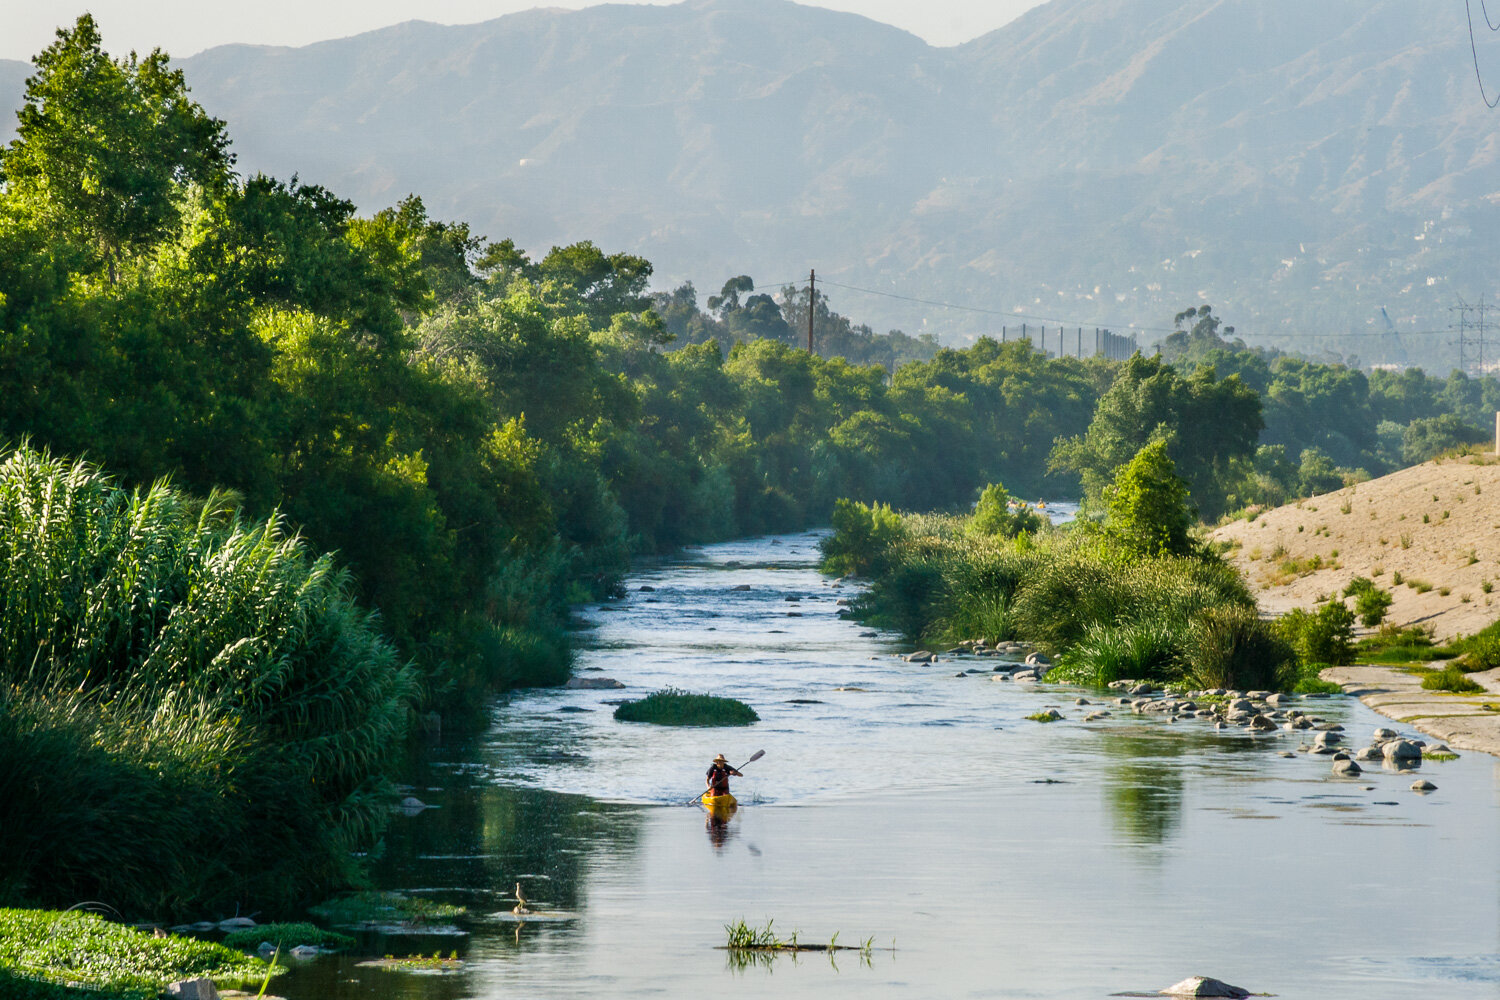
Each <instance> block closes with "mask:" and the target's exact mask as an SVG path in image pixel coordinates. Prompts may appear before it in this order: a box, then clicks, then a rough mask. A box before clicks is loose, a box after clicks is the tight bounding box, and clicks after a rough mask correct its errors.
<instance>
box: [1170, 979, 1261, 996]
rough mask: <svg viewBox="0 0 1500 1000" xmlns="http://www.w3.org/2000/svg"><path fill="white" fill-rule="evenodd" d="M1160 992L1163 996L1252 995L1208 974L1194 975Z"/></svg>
mask: <svg viewBox="0 0 1500 1000" xmlns="http://www.w3.org/2000/svg"><path fill="white" fill-rule="evenodd" d="M1160 992H1161V994H1162V995H1163V996H1169V997H1234V998H1236V1000H1241V998H1243V997H1248V996H1249V995H1250V991H1249V990H1244V989H1240V988H1239V987H1238V986H1230V985H1229V984H1228V983H1225V982H1220V981H1219V980H1217V979H1210V978H1209V977H1208V976H1193V977H1191V978H1189V979H1184V980H1183V981H1182V982H1180V983H1177V984H1175V985H1172V986H1168V987H1167V988H1166V989H1164V990H1161V991H1160Z"/></svg>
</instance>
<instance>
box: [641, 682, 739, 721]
mask: <svg viewBox="0 0 1500 1000" xmlns="http://www.w3.org/2000/svg"><path fill="white" fill-rule="evenodd" d="M615 718H616V719H619V720H620V721H621V722H650V723H654V724H655V725H658V726H748V725H750V724H751V723H753V722H759V721H760V716H758V715H756V714H755V709H753V708H751V707H750V706H749V705H746V704H745V703H744V702H742V701H735V700H734V699H733V698H715V697H713V696H712V695H706V694H692V693H690V692H688V691H678V690H677V689H675V688H664V689H663V690H661V691H657V692H655V693H654V694H649V695H647V696H646V697H644V698H640V699H638V700H636V701H627V702H625V703H624V704H623V705H620V706H618V707H616V708H615Z"/></svg>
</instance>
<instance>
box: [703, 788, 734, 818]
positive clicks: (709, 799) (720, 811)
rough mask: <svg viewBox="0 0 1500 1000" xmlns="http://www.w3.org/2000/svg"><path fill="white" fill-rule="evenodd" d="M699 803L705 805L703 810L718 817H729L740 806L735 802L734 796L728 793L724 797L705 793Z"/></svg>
mask: <svg viewBox="0 0 1500 1000" xmlns="http://www.w3.org/2000/svg"><path fill="white" fill-rule="evenodd" d="M698 801H699V802H701V803H703V808H705V809H707V810H708V811H709V812H710V813H711V814H713V815H714V816H716V817H725V816H728V815H729V814H730V813H732V812H734V810H735V807H736V806H738V805H739V803H738V802H736V801H735V799H734V796H733V795H729V794H727V793H726V794H724V795H714V794H713V793H712V792H704V793H703V795H702V796H700V797H699V799H698Z"/></svg>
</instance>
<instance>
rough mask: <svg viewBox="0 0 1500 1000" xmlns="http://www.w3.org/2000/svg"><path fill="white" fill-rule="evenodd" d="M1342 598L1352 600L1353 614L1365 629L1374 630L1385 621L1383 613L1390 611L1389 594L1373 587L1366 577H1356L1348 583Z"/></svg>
mask: <svg viewBox="0 0 1500 1000" xmlns="http://www.w3.org/2000/svg"><path fill="white" fill-rule="evenodd" d="M1344 596H1345V597H1352V598H1354V613H1355V614H1357V615H1358V616H1359V623H1360V624H1361V625H1364V626H1365V627H1366V628H1374V627H1375V626H1376V625H1379V624H1380V623H1381V622H1383V621H1385V613H1386V612H1387V611H1389V610H1390V607H1391V601H1392V600H1393V598H1392V597H1391V592H1390V591H1389V590H1382V589H1380V588H1379V587H1377V586H1375V583H1374V581H1372V580H1370V579H1369V578H1367V577H1363V576H1356V577H1355V578H1354V579H1353V580H1350V581H1349V585H1348V586H1346V587H1345V588H1344Z"/></svg>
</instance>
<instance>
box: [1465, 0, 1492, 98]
mask: <svg viewBox="0 0 1500 1000" xmlns="http://www.w3.org/2000/svg"><path fill="white" fill-rule="evenodd" d="M1479 6H1480V8H1481V9H1484V0H1479ZM1464 16H1465V17H1467V18H1468V19H1469V51H1470V52H1472V53H1473V54H1474V79H1476V80H1478V81H1479V99H1480V100H1482V101H1483V102H1484V104H1485V107H1487V108H1491V109H1493V108H1494V107H1495V106H1496V105H1497V104H1500V94H1496V95H1495V99H1494V100H1493V101H1492V100H1490V98H1489V95H1488V94H1486V93H1485V92H1484V77H1483V76H1481V75H1480V73H1479V45H1478V43H1476V42H1475V41H1474V5H1473V0H1464ZM1484 23H1485V24H1489V26H1490V30H1491V31H1497V30H1500V25H1494V24H1490V12H1489V11H1488V10H1485V11H1484Z"/></svg>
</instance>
